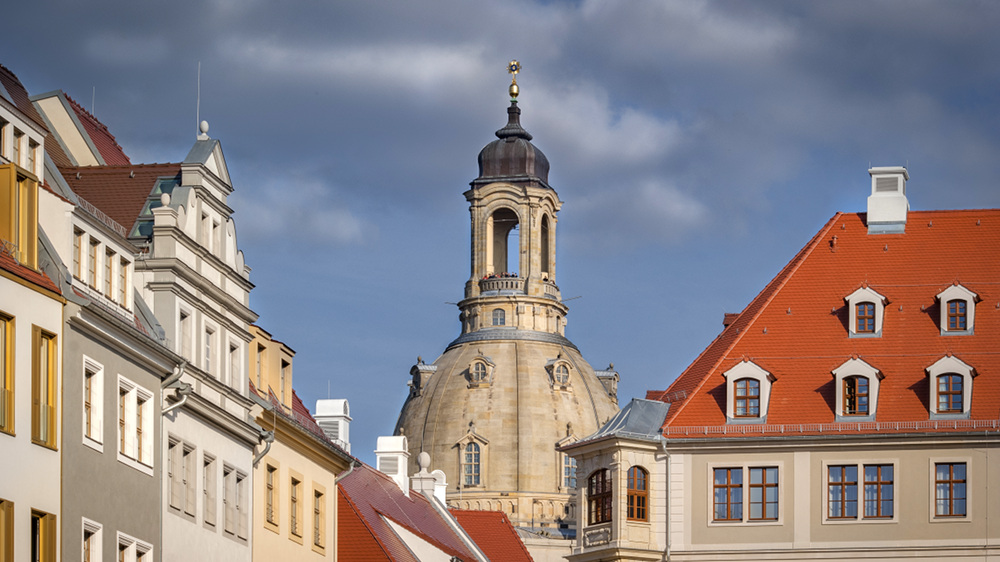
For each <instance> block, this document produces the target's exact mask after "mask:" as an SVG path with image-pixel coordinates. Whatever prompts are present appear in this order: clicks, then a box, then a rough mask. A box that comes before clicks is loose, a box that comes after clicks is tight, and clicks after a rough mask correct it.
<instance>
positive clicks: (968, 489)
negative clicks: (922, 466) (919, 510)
mask: <svg viewBox="0 0 1000 562" xmlns="http://www.w3.org/2000/svg"><path fill="white" fill-rule="evenodd" d="M942 463H952V464H956V463H964V464H965V515H938V514H937V489H936V488H937V465H938V464H942ZM927 467H928V471H929V472H928V473H927V474H928V475H929V476H928V480H929V484H930V502H929V503H930V512H929V513H928V521H929V522H931V523H967V522H971V521H972V502H973V501H974V499H975V494H973V493H972V484H971V483H972V457H930V458H929V459H927Z"/></svg>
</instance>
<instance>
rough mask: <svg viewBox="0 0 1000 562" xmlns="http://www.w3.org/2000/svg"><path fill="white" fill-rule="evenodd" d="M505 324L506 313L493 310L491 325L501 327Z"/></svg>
mask: <svg viewBox="0 0 1000 562" xmlns="http://www.w3.org/2000/svg"><path fill="white" fill-rule="evenodd" d="M506 322H507V313H506V312H504V310H503V309H502V308H494V309H493V325H494V326H503V325H505V324H506Z"/></svg>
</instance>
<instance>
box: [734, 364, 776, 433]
mask: <svg viewBox="0 0 1000 562" xmlns="http://www.w3.org/2000/svg"><path fill="white" fill-rule="evenodd" d="M722 376H724V377H726V387H727V391H726V422H727V423H764V422H765V421H766V420H767V405H768V401H769V398H770V396H771V383H773V382H774V381H775V380H776V379H775V377H774V375H772V374H771V373H769V372H767V371H765V370H764V369H762V368H760V367H759V366H758V365H757V364H756V363H754V362H753V361H747V360H744V361H741V362H740V363H737V364H736V366H735V367H733V368H732V369H729V370H728V371H726V372H725V373H723V374H722Z"/></svg>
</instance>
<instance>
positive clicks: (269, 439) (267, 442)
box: [253, 431, 274, 468]
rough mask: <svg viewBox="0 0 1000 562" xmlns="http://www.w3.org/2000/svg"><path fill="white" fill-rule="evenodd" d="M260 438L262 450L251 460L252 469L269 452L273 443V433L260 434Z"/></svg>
mask: <svg viewBox="0 0 1000 562" xmlns="http://www.w3.org/2000/svg"><path fill="white" fill-rule="evenodd" d="M260 438H261V440H262V441H263V442H264V450H263V451H261V452H260V454H259V455H257V456H255V457H254V458H253V467H254V468H257V465H258V464H260V459H262V458H264V455H266V454H267V452H268V451H270V450H271V443H273V442H274V431H265V432H263V433H261V434H260Z"/></svg>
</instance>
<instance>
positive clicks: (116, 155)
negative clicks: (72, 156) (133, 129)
mask: <svg viewBox="0 0 1000 562" xmlns="http://www.w3.org/2000/svg"><path fill="white" fill-rule="evenodd" d="M65 95H66V100H67V101H68V102H69V105H70V107H72V108H73V112H74V113H76V117H77V119H79V120H80V123H81V124H82V125H83V128H84V130H86V131H87V136H89V137H90V140H92V141H93V142H94V146H96V147H97V150H98V152H100V153H101V157H102V158H104V163H105V164H107V165H108V166H128V165H129V164H131V163H132V162H131V161H130V160H129V159H128V156H126V155H125V151H124V150H122V147H121V146H120V145H119V144H118V141H116V140H115V137H114V135H112V134H111V132H110V131H108V128H107V126H105V125H104V123H101V122H100V121H98V120H97V117H95V116H93V115H91V114H90V112H89V111H87V110H86V109H84V108H83V106H81V105H80V104H79V103H77V102H76V100H74V99H73V98H71V97H69V94H65Z"/></svg>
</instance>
